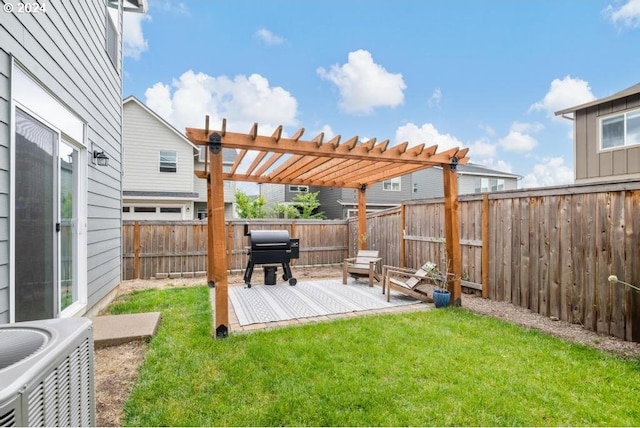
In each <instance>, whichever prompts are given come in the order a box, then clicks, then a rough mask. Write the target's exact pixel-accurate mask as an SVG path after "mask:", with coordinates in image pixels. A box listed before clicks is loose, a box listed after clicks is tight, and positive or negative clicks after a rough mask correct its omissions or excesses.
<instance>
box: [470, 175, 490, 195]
mask: <svg viewBox="0 0 640 428" xmlns="http://www.w3.org/2000/svg"><path fill="white" fill-rule="evenodd" d="M478 182H479V183H480V186H478ZM473 184H474V188H475V192H476V193H487V192H489V189H490V187H489V178H487V177H478V178H476V180H475V183H473Z"/></svg>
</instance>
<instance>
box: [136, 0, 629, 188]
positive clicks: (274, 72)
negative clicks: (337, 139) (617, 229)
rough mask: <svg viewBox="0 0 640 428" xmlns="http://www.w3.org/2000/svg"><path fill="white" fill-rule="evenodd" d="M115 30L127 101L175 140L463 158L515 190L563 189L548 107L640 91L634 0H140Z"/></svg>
mask: <svg viewBox="0 0 640 428" xmlns="http://www.w3.org/2000/svg"><path fill="white" fill-rule="evenodd" d="M124 26H125V29H124V30H125V31H124V54H125V59H124V69H125V72H124V78H123V82H124V90H123V92H124V96H125V97H126V96H129V95H134V96H136V97H137V98H138V99H140V100H141V101H142V102H144V103H146V104H147V105H148V106H149V107H150V108H152V109H153V110H154V111H156V113H158V114H159V115H161V116H162V117H164V118H165V119H166V120H167V121H169V122H170V123H171V124H173V125H174V126H175V127H176V128H178V129H179V130H184V127H186V126H189V127H198V128H202V127H204V116H205V114H209V115H210V116H211V120H212V127H213V128H215V127H219V126H220V125H219V124H220V123H221V120H222V118H226V119H227V128H228V129H229V130H232V131H237V132H249V130H250V127H251V124H253V123H254V122H257V123H258V125H259V126H258V132H259V133H260V134H265V135H271V133H272V132H273V130H274V128H275V127H276V126H277V125H280V124H281V125H283V126H284V128H285V131H286V132H287V133H288V134H289V135H291V134H293V133H294V132H295V131H296V130H297V129H299V128H305V134H304V137H303V138H308V139H311V138H313V137H315V136H316V135H317V134H318V133H319V132H324V133H325V139H327V138H329V137H331V136H333V135H337V134H340V135H342V137H343V140H344V139H347V138H350V137H352V136H354V135H357V136H359V137H360V138H361V139H367V138H373V137H375V138H377V139H378V140H379V141H380V140H383V139H387V138H388V139H390V140H391V142H392V144H399V143H401V142H403V141H409V143H410V145H413V144H420V143H426V144H427V145H431V144H438V147H439V150H442V149H446V148H449V147H452V146H460V147H468V148H469V149H470V151H469V155H470V157H471V161H472V162H475V163H480V164H484V165H487V166H489V167H491V168H494V169H498V170H502V171H506V172H512V173H515V174H518V175H521V176H522V177H523V178H522V180H521V181H520V183H519V187H523V188H524V187H540V186H549V185H556V184H567V183H571V182H572V181H573V149H572V122H571V121H569V120H567V119H562V118H559V117H554V115H553V112H555V111H558V110H560V109H563V108H566V107H572V106H575V105H578V104H581V103H584V102H588V101H591V100H593V99H596V98H601V97H605V96H608V95H611V94H613V93H615V92H618V91H620V90H623V89H625V88H627V87H629V86H632V85H634V84H636V83H638V82H640V0H553V1H552V0H548V1H543V0H537V1H526V0H517V1H516V0H510V1H508V0H501V1H498V0H494V1H482V0H467V1H459V0H446V1H445V0H439V1H436V0H411V1H409V0H384V1H383V0H379V1H375V0H367V1H362V0H340V1H337V0H336V1H333V0H322V1H315V0H298V1H284V0H280V1H271V0H253V1H243V0H233V1H231V0H228V1H218V0H216V1H205V0H197V1H196V0H194V1H168V0H166V1H165V0H149V11H148V13H147V14H146V15H137V14H129V13H127V14H126V16H125V21H124Z"/></svg>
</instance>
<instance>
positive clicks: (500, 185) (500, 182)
mask: <svg viewBox="0 0 640 428" xmlns="http://www.w3.org/2000/svg"><path fill="white" fill-rule="evenodd" d="M494 184H495V186H494ZM504 184H505V182H504V178H491V179H490V180H489V188H490V189H491V191H492V192H499V191H501V190H504ZM494 187H495V189H494Z"/></svg>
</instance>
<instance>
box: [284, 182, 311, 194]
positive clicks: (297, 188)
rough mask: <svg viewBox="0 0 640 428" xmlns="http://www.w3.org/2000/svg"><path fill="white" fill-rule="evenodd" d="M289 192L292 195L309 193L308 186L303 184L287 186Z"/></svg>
mask: <svg viewBox="0 0 640 428" xmlns="http://www.w3.org/2000/svg"><path fill="white" fill-rule="evenodd" d="M289 191H290V192H293V193H309V186H305V185H303V184H289Z"/></svg>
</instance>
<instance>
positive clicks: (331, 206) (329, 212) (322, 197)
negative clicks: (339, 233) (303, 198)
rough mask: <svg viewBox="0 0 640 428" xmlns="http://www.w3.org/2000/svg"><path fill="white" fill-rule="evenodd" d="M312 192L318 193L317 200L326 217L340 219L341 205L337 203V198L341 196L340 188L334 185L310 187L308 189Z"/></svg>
mask: <svg viewBox="0 0 640 428" xmlns="http://www.w3.org/2000/svg"><path fill="white" fill-rule="evenodd" d="M309 190H310V191H312V192H320V193H318V202H320V211H322V212H324V215H325V216H326V217H327V218H328V219H341V218H343V216H342V206H341V205H340V204H338V203H337V200H338V199H341V198H342V190H343V189H339V188H335V187H312V188H311V189H309Z"/></svg>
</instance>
